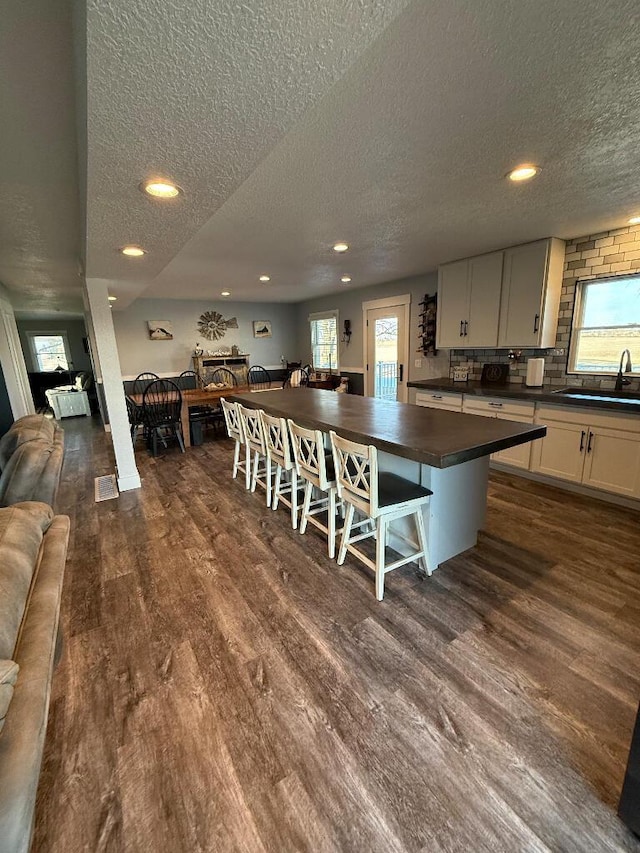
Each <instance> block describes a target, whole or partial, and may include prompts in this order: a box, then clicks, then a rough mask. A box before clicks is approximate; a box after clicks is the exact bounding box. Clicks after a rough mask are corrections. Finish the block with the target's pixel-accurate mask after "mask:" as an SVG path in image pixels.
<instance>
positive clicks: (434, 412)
mask: <svg viewBox="0 0 640 853" xmlns="http://www.w3.org/2000/svg"><path fill="white" fill-rule="evenodd" d="M227 399H228V400H232V401H233V402H236V403H241V404H242V405H244V406H247V407H249V408H252V409H264V410H265V411H266V412H268V413H269V414H271V415H275V416H277V417H283V418H291V419H292V420H294V421H295V422H296V423H299V424H300V425H301V426H305V427H308V428H312V429H320V430H323V431H325V432H326V431H328V430H330V429H333V430H335V431H336V432H337V433H338V434H339V435H342V436H344V437H345V438H348V439H351V440H352V441H358V442H360V443H362V444H373V445H375V446H376V447H377V448H378V449H379V450H384V451H386V452H387V453H391V454H394V455H395V456H402V457H404V458H406V459H413V460H415V461H417V462H422V463H424V464H425V465H431V466H432V467H434V468H449V467H451V466H452V465H459V464H460V463H461V462H468V461H469V460H470V459H477V458H479V457H481V456H487V455H489V454H490V453H494V452H496V451H498V450H504V449H505V448H507V447H514V446H516V445H518V444H525V443H526V442H528V441H533V440H534V439H536V438H542V437H543V436H544V435H545V434H546V431H547V430H546V427H544V426H538V425H533V424H521V423H515V422H513V421H508V420H498V419H495V418H483V417H480V416H479V415H466V414H462V413H458V412H445V411H442V410H440V409H428V408H422V407H420V406H414V405H410V404H408V403H396V402H392V401H387V400H376V399H374V398H372V397H359V396H356V395H355V394H336V393H335V392H334V391H319V390H315V389H311V388H289V389H286V390H279V391H260V392H257V393H255V394H238V395H234V394H232V393H230V394H229V395H227Z"/></svg>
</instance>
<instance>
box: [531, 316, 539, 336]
mask: <svg viewBox="0 0 640 853" xmlns="http://www.w3.org/2000/svg"><path fill="white" fill-rule="evenodd" d="M539 325H540V315H539V314H536V316H535V317H534V318H533V331H534V332H537V331H538V326H539Z"/></svg>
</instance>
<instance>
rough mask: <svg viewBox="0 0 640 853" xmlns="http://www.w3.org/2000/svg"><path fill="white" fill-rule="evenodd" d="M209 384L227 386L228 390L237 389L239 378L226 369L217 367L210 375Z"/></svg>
mask: <svg viewBox="0 0 640 853" xmlns="http://www.w3.org/2000/svg"><path fill="white" fill-rule="evenodd" d="M209 383H210V384H211V383H213V385H225V386H226V387H227V388H235V387H236V386H237V384H238V377H237V376H236V375H235V373H233V371H231V370H229V369H228V368H226V367H217V368H216V369H215V370H214V371H213V373H211V374H210V375H209Z"/></svg>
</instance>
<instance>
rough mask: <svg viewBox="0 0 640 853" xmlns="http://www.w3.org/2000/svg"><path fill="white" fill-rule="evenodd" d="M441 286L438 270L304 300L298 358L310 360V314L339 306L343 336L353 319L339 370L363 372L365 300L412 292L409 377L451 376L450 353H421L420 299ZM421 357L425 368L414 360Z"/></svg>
mask: <svg viewBox="0 0 640 853" xmlns="http://www.w3.org/2000/svg"><path fill="white" fill-rule="evenodd" d="M437 289H438V276H437V273H435V272H434V273H427V274H426V275H420V276H415V277H413V278H404V279H400V280H398V281H389V282H385V283H384V284H376V285H374V286H372V287H362V288H359V289H356V290H350V289H348V290H347V289H345V290H344V291H341V292H340V293H334V294H331V295H329V296H322V297H320V298H318V299H312V300H309V301H308V302H301V303H299V304H298V305H297V306H296V309H297V317H298V319H297V327H298V342H297V353H296V360H297V359H298V358H299V359H301V360H302V362H303V363H304V362H307V361H310V359H311V341H310V336H309V323H308V320H307V317H308V315H309V314H313V313H314V312H316V311H324V310H328V309H332V308H337V309H338V311H339V313H340V316H339V331H340V337H342V330H343V328H344V321H345V320H351V331H352V333H353V334H352V335H351V342H350V343H349V345H347V344H345V343H340V344H339V346H340V351H339V357H340V370H341V371H347V372H348V371H349V370H350V369H353V370H355V371H356V372H361V371H362V370H363V368H364V364H363V351H362V345H363V338H362V335H363V329H362V303H363V302H368V301H369V300H371V299H385V298H386V297H388V296H397V295H400V294H403V293H410V294H411V318H410V337H409V366H408V367H409V373H408V376H409V379H410V380H412V381H413V380H416V379H433V378H437V377H440V376H448V375H449V352H448V351H444V350H443V351H441V353H440V355H438V356H435V357H434V356H424V355H422V353H418V352H417V349H418V344H419V341H418V319H419V316H420V304H419V303H420V302H421V301H422V300H423V299H424V296H425V294H426V293H428V294H429V295H431V296H432V295H433V294H434V293H435V292H436V291H437ZM417 358H421V359H422V367H419V368H418V367H415V364H414V362H415V359H417Z"/></svg>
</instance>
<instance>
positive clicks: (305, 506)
mask: <svg viewBox="0 0 640 853" xmlns="http://www.w3.org/2000/svg"><path fill="white" fill-rule="evenodd" d="M312 489H313V483H312V482H311V481H310V480H307V482H306V483H305V485H304V500H303V502H302V512H301V513H300V533H304V532H305V530H306V529H307V521H308V518H309V516H308V515H307V513H308V512H309V504H310V503H311V490H312Z"/></svg>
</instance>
